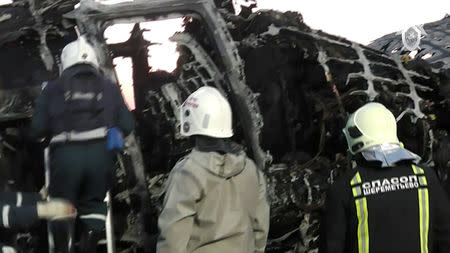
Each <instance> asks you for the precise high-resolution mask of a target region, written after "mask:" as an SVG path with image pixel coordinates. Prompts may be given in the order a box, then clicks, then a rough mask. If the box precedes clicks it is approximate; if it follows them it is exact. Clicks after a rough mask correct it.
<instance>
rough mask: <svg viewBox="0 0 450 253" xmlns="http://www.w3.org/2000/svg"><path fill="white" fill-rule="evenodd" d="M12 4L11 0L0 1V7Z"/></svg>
mask: <svg viewBox="0 0 450 253" xmlns="http://www.w3.org/2000/svg"><path fill="white" fill-rule="evenodd" d="M12 3H13V1H12V0H2V1H0V6H2V5H8V4H12Z"/></svg>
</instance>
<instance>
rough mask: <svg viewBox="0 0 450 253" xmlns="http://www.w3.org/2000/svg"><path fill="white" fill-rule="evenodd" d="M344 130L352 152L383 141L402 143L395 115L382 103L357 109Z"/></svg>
mask: <svg viewBox="0 0 450 253" xmlns="http://www.w3.org/2000/svg"><path fill="white" fill-rule="evenodd" d="M342 131H343V132H344V134H345V137H346V139H347V144H348V148H349V149H350V152H351V153H352V154H356V153H359V152H361V151H363V150H365V149H367V148H369V147H373V146H375V145H380V144H383V143H391V144H400V141H399V140H398V138H397V122H396V121H395V117H394V115H393V114H392V113H391V112H390V111H389V110H388V109H387V108H386V107H384V105H382V104H380V103H368V104H366V105H364V106H362V107H361V108H359V109H358V110H356V111H355V112H354V113H353V114H352V115H350V117H349V119H348V121H347V125H346V126H345V128H344V129H343V130H342Z"/></svg>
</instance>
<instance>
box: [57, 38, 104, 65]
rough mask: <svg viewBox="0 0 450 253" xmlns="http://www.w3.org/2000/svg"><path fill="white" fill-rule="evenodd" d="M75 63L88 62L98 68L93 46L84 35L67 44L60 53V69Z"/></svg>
mask: <svg viewBox="0 0 450 253" xmlns="http://www.w3.org/2000/svg"><path fill="white" fill-rule="evenodd" d="M77 64H89V65H91V66H93V67H94V68H96V69H98V67H99V64H98V59H97V55H96V53H95V50H94V48H93V47H92V45H91V44H89V42H88V41H87V40H86V38H85V37H84V36H81V37H79V38H78V39H77V40H75V41H72V42H70V43H69V44H67V45H66V46H65V47H64V48H63V50H62V53H61V71H60V72H63V71H64V70H66V69H67V68H69V67H72V66H74V65H77Z"/></svg>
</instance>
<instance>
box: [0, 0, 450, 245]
mask: <svg viewBox="0 0 450 253" xmlns="http://www.w3.org/2000/svg"><path fill="white" fill-rule="evenodd" d="M77 3H78V1H71V0H70V1H67V0H66V1H61V0H59V1H50V0H17V1H14V2H13V3H11V4H8V5H4V6H0V30H1V33H0V57H1V59H2V61H1V63H0V64H1V68H0V141H1V143H0V173H1V175H2V176H1V177H0V181H1V183H2V184H1V185H2V187H3V188H4V189H5V190H21V191H37V190H39V188H40V187H41V186H42V185H43V181H44V176H43V155H42V150H43V147H44V146H45V145H46V143H45V142H37V141H35V140H32V139H30V138H29V135H28V127H29V123H30V122H29V121H30V116H31V115H32V108H33V102H34V100H35V99H36V97H37V96H38V95H39V93H40V91H41V85H42V84H43V83H45V82H46V81H47V80H51V79H54V78H56V77H57V76H58V62H59V54H60V51H61V49H62V47H63V46H64V45H65V44H67V43H68V42H70V41H72V40H74V39H75V38H76V37H77V31H76V30H75V29H74V27H75V26H76V27H77V29H78V32H79V33H81V34H86V35H87V36H88V38H89V40H90V41H91V42H92V43H93V44H94V45H95V47H96V49H97V52H99V54H100V62H101V67H102V69H103V71H104V72H105V74H106V75H107V76H109V77H110V78H111V79H113V80H116V73H115V72H114V65H113V61H112V60H113V59H114V58H116V57H130V58H131V60H132V64H133V69H132V76H133V87H134V94H135V100H136V109H135V110H134V114H135V117H136V120H137V128H136V131H135V133H134V134H132V135H131V136H130V137H129V138H128V139H127V142H126V146H127V148H126V151H125V153H124V154H123V155H122V156H121V159H119V160H118V162H117V170H116V184H115V187H114V189H113V193H114V218H115V220H114V222H115V223H114V226H115V232H116V235H117V243H118V248H129V249H130V250H134V251H133V252H136V251H143V252H154V247H155V242H156V237H157V233H158V230H157V225H156V221H157V216H158V212H159V211H160V208H161V206H160V204H161V198H162V196H163V194H164V190H163V189H164V182H165V180H166V179H167V175H168V172H169V171H170V169H171V167H172V166H173V165H174V163H175V162H176V161H177V160H178V159H180V158H181V157H182V156H183V155H184V154H186V153H187V152H189V150H190V149H191V148H192V143H191V142H190V141H189V139H186V138H184V137H182V136H181V135H180V134H179V133H178V128H179V118H178V106H179V105H180V104H181V103H182V101H184V99H185V98H186V97H187V96H188V95H189V94H190V93H192V92H193V91H194V90H196V89H197V88H198V87H200V86H204V85H211V86H215V87H217V88H219V89H220V90H221V91H223V92H224V94H226V95H227V96H228V99H229V100H230V101H231V104H232V107H233V111H234V114H235V115H234V119H235V122H234V128H235V132H236V134H235V136H234V137H233V139H234V140H235V141H236V142H238V143H240V144H242V145H243V146H245V147H246V149H247V152H248V154H249V155H250V156H251V157H252V158H253V159H254V160H255V161H256V163H257V164H258V166H259V167H260V168H261V169H262V170H264V172H265V173H266V176H267V181H268V187H269V199H270V202H271V232H270V238H269V244H268V248H267V252H316V250H317V244H318V240H319V238H318V228H319V220H320V212H321V209H322V207H323V203H324V197H325V190H326V189H327V188H328V186H329V184H330V183H332V182H333V181H334V179H335V177H337V176H338V175H339V173H341V172H342V171H344V170H347V169H350V168H351V160H350V158H349V155H348V154H347V151H346V145H345V140H344V138H343V135H342V134H341V129H342V127H343V126H344V120H345V118H346V116H347V115H348V114H349V113H351V112H353V111H354V110H355V109H356V108H358V107H359V106H361V105H363V104H364V103H366V102H368V101H377V102H381V103H383V104H385V105H386V106H387V107H388V108H389V109H391V110H392V111H393V113H394V115H395V116H396V117H397V121H398V124H399V138H400V139H401V140H402V141H403V142H404V143H405V146H406V147H408V148H409V149H411V150H412V151H414V152H416V153H417V154H419V155H420V156H421V157H422V158H423V160H422V161H423V162H425V163H426V164H428V165H430V166H432V167H434V169H435V170H436V171H437V172H438V174H439V176H440V178H441V180H442V182H443V184H445V186H446V188H447V191H450V185H449V183H448V180H447V178H448V176H447V173H448V170H449V168H450V157H449V154H450V141H449V136H448V133H449V130H450V129H449V127H450V121H449V120H448V116H447V115H449V113H450V112H449V110H450V68H449V67H450V59H449V58H450V52H449V50H450V49H449V47H450V41H449V40H448V38H450V36H448V35H449V33H450V30H449V25H450V18H449V17H445V18H444V19H442V20H440V21H437V22H435V23H431V24H428V25H425V26H424V29H425V30H426V31H430V34H432V35H430V36H429V37H428V40H427V39H425V40H424V44H425V46H424V47H423V49H421V51H420V52H418V54H417V56H416V57H415V58H413V59H410V58H406V60H405V58H404V57H403V58H402V56H404V55H408V54H409V53H410V52H408V51H404V50H402V49H401V45H400V43H401V42H400V41H399V39H398V38H397V37H396V35H394V34H392V35H387V36H386V37H383V38H381V39H380V40H377V41H375V42H374V43H373V44H371V45H370V46H369V47H367V46H363V45H360V44H357V43H354V42H351V41H348V40H346V39H344V38H340V37H336V36H333V35H329V34H326V33H324V32H322V31H316V30H313V29H310V28H309V27H308V26H307V25H306V24H305V23H303V20H302V16H301V14H299V13H294V12H286V13H280V12H276V11H258V12H254V13H253V12H252V11H251V7H244V8H243V10H242V11H241V13H240V15H235V14H233V13H234V9H233V7H232V5H231V4H230V1H219V0H217V1H216V3H214V2H211V1H207V0H197V1H194V0H189V1H185V0H182V1H181V0H155V1H134V2H125V3H119V4H114V5H103V4H102V3H99V2H94V1H91V0H85V1H81V4H80V6H79V7H78V8H76V9H74V6H75V4H77ZM216 6H218V8H217V7H216ZM175 17H182V18H184V31H183V32H179V33H177V34H175V35H174V36H173V37H172V38H171V40H172V41H174V42H176V43H177V46H178V51H179V52H180V57H179V59H178V62H177V68H176V69H175V70H174V71H173V72H171V73H168V72H164V71H150V67H149V63H148V57H147V55H148V46H149V45H150V44H151V41H148V40H146V39H145V38H144V36H143V32H144V29H142V28H141V27H140V25H139V23H140V22H144V21H152V20H160V19H166V18H175ZM116 23H133V24H135V25H134V29H133V30H132V32H131V35H130V37H129V39H128V40H127V41H125V42H122V43H117V44H107V43H106V42H105V39H104V37H103V34H104V31H105V29H106V28H107V27H108V26H110V25H113V24H116ZM445 35H447V36H445ZM435 40H436V41H438V42H435ZM378 50H380V51H378ZM428 53H429V54H431V56H428V57H423V56H425V55H427V54H428ZM422 58H424V59H422ZM8 235H9V236H8V240H10V241H11V243H13V244H16V245H18V247H19V248H21V249H22V250H23V252H30V251H31V249H34V252H45V251H46V250H45V247H46V245H45V243H46V238H45V237H44V238H41V237H42V236H40V234H39V232H38V231H32V232H31V233H22V232H21V231H17V233H14V234H10V233H9V234H8ZM5 238H6V237H5Z"/></svg>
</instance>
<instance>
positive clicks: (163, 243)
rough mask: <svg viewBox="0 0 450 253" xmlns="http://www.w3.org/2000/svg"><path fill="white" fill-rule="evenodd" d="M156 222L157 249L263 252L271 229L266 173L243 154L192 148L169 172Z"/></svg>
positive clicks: (205, 252) (170, 251)
mask: <svg viewBox="0 0 450 253" xmlns="http://www.w3.org/2000/svg"><path fill="white" fill-rule="evenodd" d="M158 226H159V229H160V232H161V234H160V237H159V239H158V244H157V248H158V250H157V252H158V253H192V252H195V253H213V252H214V253H228V252H229V253H250V252H252V253H253V252H258V253H262V252H264V249H265V247H266V240H267V234H268V229H269V205H268V203H267V199H266V182H265V179H264V176H263V174H262V172H261V171H259V170H258V169H257V168H256V166H255V164H254V163H253V162H252V160H250V159H249V158H247V157H246V155H245V153H244V152H240V153H239V154H231V153H227V154H219V153H216V152H200V151H198V150H195V149H194V150H193V151H192V152H191V153H190V154H189V155H188V156H187V157H185V158H184V159H183V160H181V161H180V162H178V163H177V164H176V165H175V167H174V168H173V170H172V172H171V173H170V176H169V180H168V186H167V192H166V195H165V199H164V206H163V210H162V212H161V214H160V217H159V219H158Z"/></svg>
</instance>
